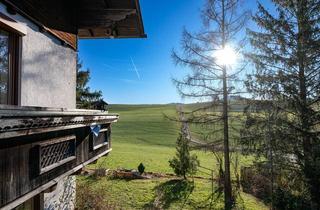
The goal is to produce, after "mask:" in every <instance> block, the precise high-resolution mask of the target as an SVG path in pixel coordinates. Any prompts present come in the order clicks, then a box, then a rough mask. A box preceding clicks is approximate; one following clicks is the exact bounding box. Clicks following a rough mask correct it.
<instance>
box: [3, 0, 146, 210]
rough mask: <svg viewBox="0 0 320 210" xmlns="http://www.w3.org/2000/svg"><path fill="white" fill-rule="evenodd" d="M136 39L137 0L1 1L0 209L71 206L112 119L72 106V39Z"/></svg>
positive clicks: (107, 145) (104, 149)
mask: <svg viewBox="0 0 320 210" xmlns="http://www.w3.org/2000/svg"><path fill="white" fill-rule="evenodd" d="M139 37H145V34H144V29H143V24H142V19H141V12H140V7H139V2H138V0H80V1H76V0H69V1H64V0H55V1H52V0H4V1H0V209H73V207H74V202H75V198H74V196H75V190H76V189H75V179H74V177H72V175H73V174H75V173H77V172H78V171H79V170H81V168H83V167H84V166H85V165H87V164H89V163H91V162H94V161H96V160H97V159H98V158H100V157H102V156H104V155H107V154H108V153H109V152H110V151H111V138H110V137H111V124H112V123H113V122H116V121H117V120H118V117H119V116H118V115H117V114H111V113H108V112H107V111H97V110H77V109H75V108H76V62H77V43H78V39H81V38H83V39H95V38H139ZM93 130H95V131H98V132H92V131H93Z"/></svg>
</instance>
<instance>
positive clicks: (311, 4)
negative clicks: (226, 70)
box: [247, 0, 320, 209]
mask: <svg viewBox="0 0 320 210" xmlns="http://www.w3.org/2000/svg"><path fill="white" fill-rule="evenodd" d="M273 4H274V6H275V8H276V10H275V12H272V13H271V12H269V11H268V10H267V9H266V8H265V7H264V6H263V5H262V4H259V8H258V12H257V14H256V15H255V16H254V17H253V19H254V21H255V22H256V24H257V25H258V26H259V27H260V29H261V30H259V31H249V36H250V42H251V44H252V46H253V47H252V48H253V49H254V50H255V51H254V52H252V53H249V58H250V59H251V60H252V62H253V63H254V64H255V67H256V71H255V72H254V73H253V74H252V75H250V76H249V80H248V82H247V85H248V87H249V90H250V91H251V93H252V94H253V95H254V96H256V98H259V99H267V100H269V101H271V102H272V107H273V108H272V110H273V111H274V112H277V116H278V121H277V130H278V132H277V136H276V138H277V139H278V140H279V142H280V141H281V142H282V149H281V150H279V149H278V150H277V151H278V152H281V156H282V157H283V160H284V161H286V162H287V163H288V162H289V164H283V167H287V168H288V169H289V170H290V171H291V172H292V173H295V175H296V176H297V177H299V180H302V181H303V182H304V184H305V187H306V189H307V191H308V194H309V195H308V196H309V198H310V203H311V208H312V209H319V208H320V200H319V195H320V179H319V177H320V161H319V160H320V109H319V103H320V1H319V0H299V1H294V0H289V1H280V0H273ZM289 158H290V159H289ZM288 160H289V161H288Z"/></svg>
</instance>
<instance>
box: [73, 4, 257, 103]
mask: <svg viewBox="0 0 320 210" xmlns="http://www.w3.org/2000/svg"><path fill="white" fill-rule="evenodd" d="M186 2H188V3H186ZM203 2H204V1H203V0H188V1H186V0H161V1H154V0H140V6H141V10H142V16H143V22H144V27H145V32H146V34H147V36H148V37H147V38H146V39H113V40H111V39H106V40H103V39H98V40H80V42H79V58H80V59H81V60H82V62H83V65H84V67H85V68H89V69H90V70H91V80H90V84H89V85H90V87H91V88H92V89H96V90H102V92H103V97H104V99H105V100H106V101H107V102H109V103H111V104H164V103H172V102H187V101H183V100H182V99H181V98H180V96H179V95H178V93H177V91H176V89H175V87H174V85H173V84H172V82H171V78H172V77H181V76H182V75H183V74H185V72H184V71H183V69H181V67H176V66H175V64H174V62H173V61H172V59H171V51H172V49H173V48H176V49H179V44H180V39H181V32H182V29H183V27H184V26H185V27H186V28H187V29H188V30H191V31H197V29H199V28H200V27H201V20H200V16H199V15H200V14H199V11H200V8H201V6H202V4H203ZM246 2H247V4H250V5H247V6H249V7H252V8H253V9H254V8H255V5H256V1H254V0H249V1H246ZM248 2H249V3H248ZM251 4H252V5H251Z"/></svg>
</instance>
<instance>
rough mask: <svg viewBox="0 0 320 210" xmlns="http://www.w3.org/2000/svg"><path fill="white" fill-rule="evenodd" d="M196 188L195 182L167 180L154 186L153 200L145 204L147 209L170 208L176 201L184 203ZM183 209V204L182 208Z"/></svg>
mask: <svg viewBox="0 0 320 210" xmlns="http://www.w3.org/2000/svg"><path fill="white" fill-rule="evenodd" d="M193 189H194V182H192V181H188V180H183V179H174V180H169V181H166V182H164V183H162V184H160V185H158V186H156V187H155V188H154V191H155V196H154V199H153V201H152V202H150V203H148V204H146V205H145V206H144V208H145V209H168V208H169V207H170V205H171V204H172V203H174V202H176V201H182V203H183V205H184V204H185V202H186V201H187V200H188V197H189V196H190V194H191V193H192V191H193ZM181 209H183V206H182V208H181Z"/></svg>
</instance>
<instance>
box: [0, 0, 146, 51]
mask: <svg viewBox="0 0 320 210" xmlns="http://www.w3.org/2000/svg"><path fill="white" fill-rule="evenodd" d="M3 2H4V3H6V4H7V6H8V11H10V13H11V14H15V13H16V12H18V13H20V14H22V15H24V16H26V17H27V18H29V19H31V20H32V21H33V22H34V23H36V24H37V25H39V27H40V28H41V29H42V30H44V31H48V32H49V33H51V34H53V35H54V36H56V37H58V38H59V39H60V40H62V41H63V42H65V43H66V44H68V45H70V46H72V47H73V48H75V49H76V48H77V38H80V39H82V38H83V39H95V38H144V37H146V35H145V32H144V27H143V21H142V17H141V10H140V5H139V0H3Z"/></svg>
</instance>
